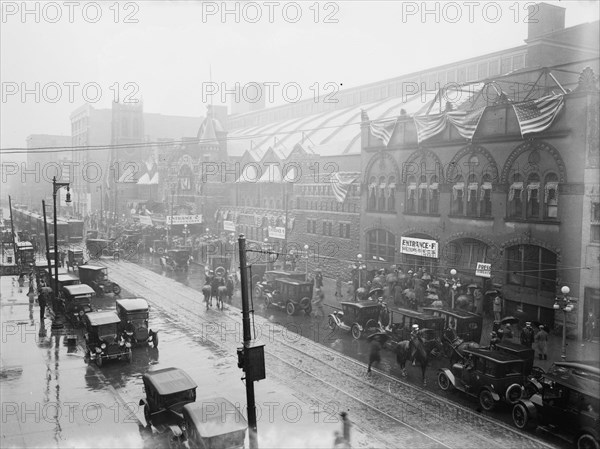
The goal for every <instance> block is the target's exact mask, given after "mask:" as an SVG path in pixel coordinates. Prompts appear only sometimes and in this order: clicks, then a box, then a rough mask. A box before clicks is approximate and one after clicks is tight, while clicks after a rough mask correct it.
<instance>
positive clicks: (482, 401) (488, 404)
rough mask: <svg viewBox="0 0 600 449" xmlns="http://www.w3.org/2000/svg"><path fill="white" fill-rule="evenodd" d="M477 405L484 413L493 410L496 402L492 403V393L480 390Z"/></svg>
mask: <svg viewBox="0 0 600 449" xmlns="http://www.w3.org/2000/svg"><path fill="white" fill-rule="evenodd" d="M479 405H481V408H482V409H484V410H485V411H486V412H489V411H492V410H493V409H494V407H495V406H496V401H494V398H493V396H492V393H491V392H490V391H489V390H481V393H479Z"/></svg>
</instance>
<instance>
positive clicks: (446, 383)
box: [438, 371, 452, 391]
mask: <svg viewBox="0 0 600 449" xmlns="http://www.w3.org/2000/svg"><path fill="white" fill-rule="evenodd" d="M438 385H439V386H440V389H442V390H443V391H448V390H450V387H452V382H450V379H449V378H448V376H447V375H446V373H444V372H443V371H442V372H440V373H439V374H438Z"/></svg>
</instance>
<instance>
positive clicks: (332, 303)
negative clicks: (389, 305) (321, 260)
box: [323, 277, 600, 370]
mask: <svg viewBox="0 0 600 449" xmlns="http://www.w3.org/2000/svg"><path fill="white" fill-rule="evenodd" d="M335 284H336V280H335V279H331V278H326V277H324V278H323V292H324V293H325V304H326V305H327V306H329V307H328V308H332V307H337V308H339V307H340V306H339V303H340V301H339V300H338V299H337V298H336V297H335ZM347 289H348V287H347V283H346V284H344V285H343V286H342V294H343V295H344V299H343V300H342V301H348V300H352V299H351V298H348V297H347V296H348V295H347V294H346V291H347ZM325 312H326V313H330V310H327V309H325ZM492 325H493V320H492V319H490V318H487V317H484V319H483V331H482V333H481V342H480V344H481V345H482V346H486V345H488V344H489V341H490V333H491V332H492ZM524 325H525V323H519V324H518V325H516V326H514V327H513V332H514V335H515V337H514V339H513V341H514V342H515V343H519V335H520V333H521V327H522V326H524ZM566 343H567V358H566V360H573V361H574V360H578V361H584V360H585V361H596V362H598V360H600V356H599V353H600V342H599V341H598V340H594V341H592V342H589V341H585V340H574V339H569V338H567V341H566ZM534 349H535V345H534ZM561 352H562V336H561V335H554V334H552V333H549V335H548V350H547V355H548V359H547V360H539V359H538V358H537V351H536V358H535V361H534V365H535V366H539V367H540V368H542V369H544V370H547V369H548V368H550V366H551V365H552V363H553V362H555V361H560V360H561Z"/></svg>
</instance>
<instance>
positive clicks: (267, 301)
mask: <svg viewBox="0 0 600 449" xmlns="http://www.w3.org/2000/svg"><path fill="white" fill-rule="evenodd" d="M270 305H271V298H270V297H269V295H265V307H266V308H267V309H268V308H269V306H270Z"/></svg>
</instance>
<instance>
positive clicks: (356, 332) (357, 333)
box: [350, 323, 362, 340]
mask: <svg viewBox="0 0 600 449" xmlns="http://www.w3.org/2000/svg"><path fill="white" fill-rule="evenodd" d="M350 331H351V332H352V338H354V339H355V340H358V339H359V338H360V336H361V335H362V331H361V330H360V327H358V324H356V323H354V324H353V325H352V329H350Z"/></svg>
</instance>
